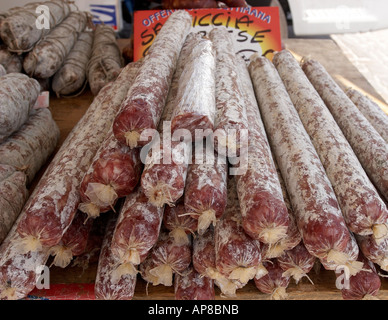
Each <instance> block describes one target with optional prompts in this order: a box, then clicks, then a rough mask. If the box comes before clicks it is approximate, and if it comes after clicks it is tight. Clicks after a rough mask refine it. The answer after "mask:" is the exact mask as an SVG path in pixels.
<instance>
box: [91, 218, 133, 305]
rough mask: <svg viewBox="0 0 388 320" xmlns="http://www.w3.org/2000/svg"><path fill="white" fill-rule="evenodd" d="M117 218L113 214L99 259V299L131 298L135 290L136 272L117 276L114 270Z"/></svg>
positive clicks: (96, 286) (96, 291)
mask: <svg viewBox="0 0 388 320" xmlns="http://www.w3.org/2000/svg"><path fill="white" fill-rule="evenodd" d="M116 219H117V217H116V216H112V217H111V218H110V220H109V221H108V224H107V226H106V231H105V236H104V240H103V243H102V248H101V253H100V257H99V260H98V267H97V275H96V281H95V285H94V293H95V295H96V298H97V299H98V300H131V299H132V298H133V295H134V292H135V287H136V280H137V278H136V274H135V275H130V274H126V275H122V276H121V277H120V278H116V277H115V274H114V272H113V271H114V269H113V268H114V266H115V265H116V260H115V257H114V255H113V254H112V250H111V248H110V244H111V241H112V238H113V232H114V230H115V224H116Z"/></svg>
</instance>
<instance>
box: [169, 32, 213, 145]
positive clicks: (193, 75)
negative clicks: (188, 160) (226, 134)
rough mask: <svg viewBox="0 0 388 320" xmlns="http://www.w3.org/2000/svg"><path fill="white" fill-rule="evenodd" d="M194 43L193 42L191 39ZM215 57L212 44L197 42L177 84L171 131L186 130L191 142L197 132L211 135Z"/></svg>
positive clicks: (203, 41)
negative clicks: (207, 132)
mask: <svg viewBox="0 0 388 320" xmlns="http://www.w3.org/2000/svg"><path fill="white" fill-rule="evenodd" d="M194 39H195V38H194ZM214 73H215V57H214V53H213V45H212V42H211V41H210V40H208V39H205V38H200V39H198V40H197V43H195V45H194V46H193V49H192V51H191V53H190V56H189V57H188V60H187V64H186V65H185V66H184V69H183V72H182V74H181V77H180V80H179V87H178V93H177V97H176V107H175V108H174V112H173V114H172V119H171V131H172V132H175V131H176V130H178V129H186V130H189V131H190V133H191V136H192V139H193V140H196V139H198V140H202V139H203V136H202V135H201V136H200V137H198V138H197V137H196V136H195V132H196V130H203V131H206V130H210V131H211V132H212V131H213V126H214V119H215V114H216V102H215V74H214Z"/></svg>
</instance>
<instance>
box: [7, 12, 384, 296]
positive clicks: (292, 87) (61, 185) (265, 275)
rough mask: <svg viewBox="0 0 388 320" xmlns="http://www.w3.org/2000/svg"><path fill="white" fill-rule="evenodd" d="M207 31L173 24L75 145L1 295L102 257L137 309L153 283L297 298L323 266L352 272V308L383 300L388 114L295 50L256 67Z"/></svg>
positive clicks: (10, 247)
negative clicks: (139, 289)
mask: <svg viewBox="0 0 388 320" xmlns="http://www.w3.org/2000/svg"><path fill="white" fill-rule="evenodd" d="M191 24H192V20H191V16H190V14H189V13H187V12H186V11H183V10H182V11H181V10H178V11H175V12H174V13H173V14H171V15H170V17H169V19H168V20H167V22H166V23H165V25H164V26H163V28H162V29H161V31H160V32H159V33H158V36H157V38H156V39H155V41H154V43H153V44H152V46H151V47H150V49H149V52H148V54H147V56H146V57H144V58H143V59H141V60H139V61H138V62H133V63H130V64H128V65H127V66H126V67H125V68H124V69H123V70H122V71H121V73H120V74H119V76H118V77H117V79H116V80H115V81H113V82H110V83H109V84H108V85H106V86H104V87H103V89H101V91H100V92H99V93H98V95H97V96H96V97H95V99H94V101H93V103H92V104H91V106H90V107H89V109H88V111H87V112H86V114H85V115H84V117H83V118H82V119H81V121H80V122H79V123H78V124H77V125H76V127H75V128H74V129H73V130H72V132H71V133H70V135H69V136H68V137H67V139H66V141H65V142H64V144H63V145H62V147H61V148H60V150H59V151H58V152H57V154H56V155H55V157H54V159H53V160H52V161H51V163H50V165H49V167H48V168H47V170H46V171H45V173H44V175H43V177H42V178H41V179H40V181H39V182H38V185H37V186H36V188H35V190H34V192H33V194H32V195H31V196H30V198H29V200H28V202H27V204H26V205H25V206H24V208H23V210H22V213H21V214H20V215H19V218H18V220H17V221H16V223H15V224H14V225H13V228H12V230H11V231H10V233H9V234H8V236H7V238H6V240H5V241H4V243H3V245H2V246H1V247H0V298H2V299H20V298H24V297H26V296H27V295H28V293H29V292H30V291H31V290H32V289H33V288H34V287H35V270H36V268H37V267H38V266H40V265H42V264H43V265H44V264H46V263H49V262H50V261H51V265H56V266H59V267H62V268H64V267H66V266H68V265H69V264H70V262H71V261H73V258H75V257H79V258H80V257H82V256H85V254H89V258H90V255H91V252H95V249H96V248H97V251H98V252H99V257H98V268H97V277H96V280H95V294H96V298H97V299H117V300H128V299H132V298H133V296H134V294H135V288H136V282H137V281H138V279H139V278H140V277H141V278H142V279H143V280H144V281H146V282H147V284H152V285H154V286H156V285H164V286H173V287H174V292H175V298H176V299H179V300H180V299H187V300H194V299H215V292H216V290H215V287H218V288H219V290H220V292H221V294H222V296H225V297H235V296H236V295H238V290H239V289H241V288H243V287H244V286H245V285H247V283H248V282H249V281H252V282H253V283H254V284H255V286H256V287H257V289H258V290H259V291H260V292H262V293H264V294H267V295H268V297H269V298H272V299H286V298H287V287H288V285H289V284H290V282H291V281H295V282H296V283H298V282H299V281H300V280H301V279H302V278H303V277H307V278H308V279H309V280H310V278H309V277H308V273H309V272H310V271H311V269H312V268H313V266H314V265H315V264H316V263H318V262H319V263H320V264H322V265H323V267H324V268H325V269H327V270H332V271H334V272H335V273H336V275H337V277H339V276H342V274H341V273H340V272H339V271H344V272H345V275H346V276H347V279H346V280H347V284H348V285H347V286H344V287H341V288H339V289H340V290H341V291H342V296H343V298H344V299H367V298H374V297H376V296H377V294H378V291H379V288H380V286H381V282H380V278H379V274H378V270H379V269H380V272H382V271H388V263H387V261H388V259H387V258H388V245H387V244H388V240H387V239H388V210H387V204H386V203H387V201H388V163H387V161H388V142H387V141H386V140H384V134H385V133H386V131H387V126H386V125H385V126H384V123H382V122H383V121H386V120H387V115H385V114H382V115H378V116H377V115H376V113H377V112H379V111H378V108H379V107H378V106H376V105H373V103H372V102H371V101H370V100H368V99H366V98H365V97H363V96H359V95H357V93H356V92H354V90H349V91H347V92H346V93H345V92H344V91H342V90H341V89H340V88H339V87H338V85H337V84H336V83H335V82H334V80H333V79H332V78H331V77H330V75H329V74H328V73H327V72H326V71H325V69H324V68H323V67H322V66H321V65H320V64H319V63H318V62H317V61H314V60H303V61H302V63H301V64H299V63H298V62H297V61H296V60H295V59H294V57H293V56H292V55H291V54H290V53H289V52H288V51H287V50H283V51H281V52H278V53H276V54H275V56H274V59H273V62H271V61H269V60H268V59H267V58H265V57H262V56H259V55H258V54H255V55H253V56H252V57H251V59H250V63H249V65H247V63H246V62H245V61H244V60H243V59H242V58H240V57H238V56H237V55H236V54H235V53H234V50H233V40H232V39H231V37H230V34H229V33H228V31H227V30H226V28H223V27H219V28H215V29H213V30H212V31H211V32H210V33H209V35H208V37H202V36H201V35H199V34H195V33H193V32H191ZM376 119H379V120H378V121H377V120H376ZM199 133H200V134H199ZM188 137H189V139H187V138H188ZM209 145H210V146H211V147H212V148H209ZM6 175H8V176H10V175H11V173H5V174H4V176H6ZM101 225H102V227H103V229H104V232H99V237H98V238H99V241H97V243H98V244H97V245H96V241H95V237H96V234H95V230H101ZM93 230H94V231H93ZM89 258H88V259H89ZM80 259H81V258H80ZM82 259H83V258H82ZM82 259H81V260H80V261H82ZM21 262H22V263H21ZM310 281H311V280H310Z"/></svg>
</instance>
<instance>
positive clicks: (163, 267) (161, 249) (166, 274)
mask: <svg viewBox="0 0 388 320" xmlns="http://www.w3.org/2000/svg"><path fill="white" fill-rule="evenodd" d="M190 263H191V243H190V244H177V243H176V242H175V241H174V239H173V238H171V237H170V236H169V235H168V233H165V232H161V233H160V236H159V240H158V242H157V243H156V245H155V247H154V248H152V251H151V268H150V269H149V274H150V275H151V276H152V277H153V278H152V280H153V281H152V282H153V284H154V285H156V284H163V285H164V286H167V287H168V286H172V285H173V275H174V274H176V273H178V274H179V273H182V272H183V271H184V270H186V269H187V268H188V267H189V266H190Z"/></svg>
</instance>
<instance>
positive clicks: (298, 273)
mask: <svg viewBox="0 0 388 320" xmlns="http://www.w3.org/2000/svg"><path fill="white" fill-rule="evenodd" d="M276 260H277V262H278V263H279V266H280V268H282V270H283V271H284V272H283V275H284V276H286V277H290V278H293V279H294V280H295V282H296V283H298V282H299V281H300V279H302V278H303V277H307V278H308V279H309V280H310V278H309V277H308V275H307V274H308V273H309V272H310V271H311V269H312V268H313V267H314V264H315V261H316V258H315V257H314V256H312V255H311V254H310V253H309V252H308V251H307V249H306V247H305V246H304V244H303V243H302V242H301V243H299V244H298V245H297V246H296V247H295V248H293V249H291V250H287V251H285V252H284V253H283V254H282V255H281V256H280V257H278V258H277V259H276ZM310 281H311V280H310Z"/></svg>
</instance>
